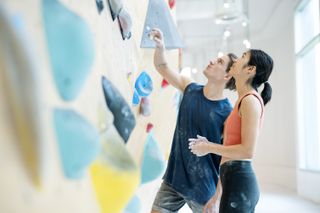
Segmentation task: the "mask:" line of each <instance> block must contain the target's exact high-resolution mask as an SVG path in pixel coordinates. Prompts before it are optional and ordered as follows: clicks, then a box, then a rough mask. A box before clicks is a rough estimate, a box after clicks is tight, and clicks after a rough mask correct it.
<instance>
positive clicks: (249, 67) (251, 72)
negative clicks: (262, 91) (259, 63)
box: [247, 66, 256, 75]
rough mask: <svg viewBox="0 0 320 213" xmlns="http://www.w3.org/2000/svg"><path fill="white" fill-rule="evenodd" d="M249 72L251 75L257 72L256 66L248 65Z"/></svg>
mask: <svg viewBox="0 0 320 213" xmlns="http://www.w3.org/2000/svg"><path fill="white" fill-rule="evenodd" d="M247 73H248V74H251V75H255V74H256V66H248V69H247Z"/></svg>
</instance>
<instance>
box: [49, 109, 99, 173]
mask: <svg viewBox="0 0 320 213" xmlns="http://www.w3.org/2000/svg"><path fill="white" fill-rule="evenodd" d="M54 128H55V133H56V137H57V141H58V145H59V150H60V158H61V161H62V166H63V170H64V174H65V176H66V177H67V178H70V179H79V178H81V177H82V176H83V175H84V172H85V170H86V168H87V167H88V166H89V165H90V163H91V162H92V161H93V160H94V159H95V158H96V156H97V155H98V154H99V152H100V150H101V148H100V142H99V139H100V137H99V133H98V131H97V130H96V129H95V128H94V127H93V126H92V125H91V124H90V123H88V121H86V120H85V119H84V118H83V117H82V116H81V115H79V114H78V113H76V112H75V111H73V110H70V109H55V110H54Z"/></svg>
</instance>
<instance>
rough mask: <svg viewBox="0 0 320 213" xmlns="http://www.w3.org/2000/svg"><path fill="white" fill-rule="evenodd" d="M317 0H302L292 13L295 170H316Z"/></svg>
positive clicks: (319, 132) (319, 102)
mask: <svg viewBox="0 0 320 213" xmlns="http://www.w3.org/2000/svg"><path fill="white" fill-rule="evenodd" d="M319 20H320V15H319V0H302V1H301V2H300V3H299V5H298V6H297V8H296V11H295V52H296V80H297V82H296V85H297V108H298V130H299V132H298V134H299V139H298V141H299V148H298V149H299V150H298V151H299V167H300V168H301V169H307V170H317V171H320V34H319V32H320V21H319Z"/></svg>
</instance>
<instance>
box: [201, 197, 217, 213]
mask: <svg viewBox="0 0 320 213" xmlns="http://www.w3.org/2000/svg"><path fill="white" fill-rule="evenodd" d="M219 205H220V200H219V199H218V198H217V197H216V196H213V197H212V198H211V199H210V200H209V201H208V202H207V203H206V205H205V206H204V208H203V211H202V213H219Z"/></svg>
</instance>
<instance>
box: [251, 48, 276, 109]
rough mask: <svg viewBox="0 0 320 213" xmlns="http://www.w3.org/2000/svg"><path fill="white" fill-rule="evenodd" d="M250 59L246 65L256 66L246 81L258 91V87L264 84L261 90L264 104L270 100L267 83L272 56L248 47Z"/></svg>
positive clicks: (269, 87) (270, 70) (271, 65)
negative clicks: (254, 72)
mask: <svg viewBox="0 0 320 213" xmlns="http://www.w3.org/2000/svg"><path fill="white" fill-rule="evenodd" d="M249 53H250V59H249V62H248V66H255V67H256V74H255V76H254V77H253V78H251V79H249V81H248V83H249V84H251V86H252V87H253V88H254V89H255V90H256V91H258V87H260V86H261V84H264V88H263V90H262V92H261V97H262V99H263V102H264V105H266V104H267V103H268V102H269V101H270V100H271V95H272V88H271V85H270V84H269V83H268V79H269V76H270V74H271V72H272V69H273V60H272V58H271V57H270V56H269V55H268V54H267V53H265V52H263V51H262V50H256V49H250V50H249Z"/></svg>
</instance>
